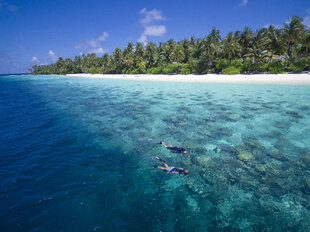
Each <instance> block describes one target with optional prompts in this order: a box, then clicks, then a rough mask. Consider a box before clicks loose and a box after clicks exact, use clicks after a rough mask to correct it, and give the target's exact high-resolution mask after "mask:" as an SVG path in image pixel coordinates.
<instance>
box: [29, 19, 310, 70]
mask: <svg viewBox="0 0 310 232" xmlns="http://www.w3.org/2000/svg"><path fill="white" fill-rule="evenodd" d="M308 69H309V71H310V30H309V29H307V27H306V26H305V25H304V24H303V19H302V18H300V17H299V16H294V17H292V18H291V19H289V20H288V21H287V22H286V23H284V26H283V27H276V26H274V25H270V26H269V27H264V28H261V29H258V30H252V29H250V28H248V27H246V28H244V29H243V31H235V32H229V33H228V34H227V35H226V36H225V37H223V38H222V37H221V35H220V31H219V30H218V29H217V28H213V29H212V31H211V32H210V34H209V35H207V36H206V37H205V38H200V39H196V38H194V37H191V38H190V39H185V40H182V41H179V42H175V41H174V40H173V39H169V40H168V41H167V42H165V43H160V44H159V45H156V44H154V43H152V42H149V43H148V44H146V45H145V46H143V45H142V44H141V43H136V44H133V43H131V42H130V43H128V45H127V47H126V48H125V49H124V50H121V49H120V48H116V49H115V51H114V52H113V53H112V54H110V55H109V54H104V55H103V56H102V57H98V56H97V55H96V54H87V55H85V54H83V55H82V56H76V57H75V58H74V59H73V60H71V59H69V58H66V59H63V58H62V57H60V58H59V59H58V61H57V62H56V63H54V64H50V65H34V66H33V67H32V69H30V72H31V73H32V74H68V73H93V74H95V73H103V74H120V73H122V74H144V73H147V74H162V73H163V74H170V73H181V74H190V73H224V74H240V73H273V74H276V73H283V72H286V71H288V72H302V71H306V70H308Z"/></svg>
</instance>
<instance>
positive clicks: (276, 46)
mask: <svg viewBox="0 0 310 232" xmlns="http://www.w3.org/2000/svg"><path fill="white" fill-rule="evenodd" d="M282 32H283V31H282V30H280V29H278V28H276V27H275V26H274V25H270V26H269V27H268V29H267V34H266V35H267V37H268V44H267V46H268V49H269V50H270V51H271V52H272V53H273V55H277V56H281V55H283V54H284V48H285V41H284V39H283V33H282Z"/></svg>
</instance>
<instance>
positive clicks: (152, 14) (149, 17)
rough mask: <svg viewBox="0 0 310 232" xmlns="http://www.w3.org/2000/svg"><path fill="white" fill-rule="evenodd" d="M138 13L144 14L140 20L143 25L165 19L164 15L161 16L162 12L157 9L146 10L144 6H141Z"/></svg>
mask: <svg viewBox="0 0 310 232" xmlns="http://www.w3.org/2000/svg"><path fill="white" fill-rule="evenodd" d="M139 13H140V14H141V15H143V16H144V17H143V18H142V19H141V20H140V23H141V24H144V25H148V24H151V23H154V22H156V21H162V20H165V19H166V18H165V17H163V16H162V12H161V11H159V10H157V9H153V10H150V11H147V9H146V8H143V9H142V10H141V11H140V12H139Z"/></svg>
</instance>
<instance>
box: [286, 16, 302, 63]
mask: <svg viewBox="0 0 310 232" xmlns="http://www.w3.org/2000/svg"><path fill="white" fill-rule="evenodd" d="M302 22H303V19H302V18H300V17H299V16H293V18H292V19H289V20H288V22H287V23H284V29H283V30H284V38H285V41H286V54H287V56H288V57H289V58H290V59H291V58H292V50H291V48H292V46H293V45H294V44H297V43H299V42H300V41H301V39H302V38H303V36H304V34H305V25H304V24H303V23H302ZM285 66H286V60H285Z"/></svg>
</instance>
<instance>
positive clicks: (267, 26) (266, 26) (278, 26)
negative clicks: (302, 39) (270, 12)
mask: <svg viewBox="0 0 310 232" xmlns="http://www.w3.org/2000/svg"><path fill="white" fill-rule="evenodd" d="M270 26H274V27H275V28H281V25H275V24H266V25H265V26H264V28H269V27H270Z"/></svg>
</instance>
